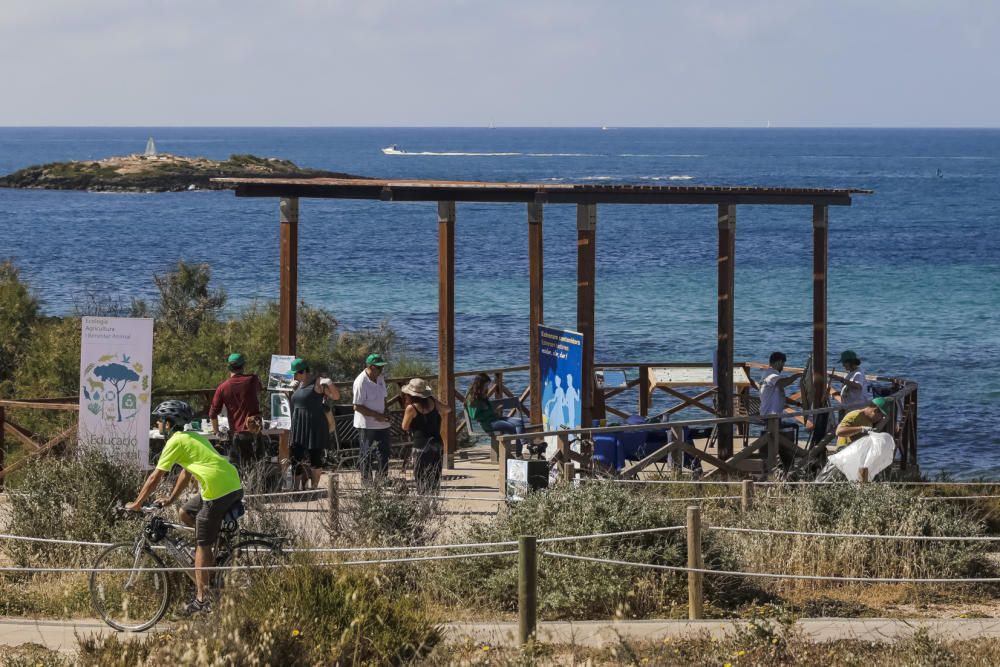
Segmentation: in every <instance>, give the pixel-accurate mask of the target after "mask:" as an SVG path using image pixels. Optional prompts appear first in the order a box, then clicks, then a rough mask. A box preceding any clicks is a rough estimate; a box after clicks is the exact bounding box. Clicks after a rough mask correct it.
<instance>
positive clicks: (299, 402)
mask: <svg viewBox="0 0 1000 667" xmlns="http://www.w3.org/2000/svg"><path fill="white" fill-rule="evenodd" d="M292 373H293V377H294V378H295V380H296V381H297V382H298V383H299V385H298V388H297V389H296V390H295V391H294V392H292V398H291V407H292V430H291V434H290V436H289V442H288V445H289V452H290V454H291V462H292V469H293V470H294V471H295V473H294V474H295V476H296V477H301V478H302V484H303V486H305V483H306V480H307V479H308V481H310V482H311V483H312V484H311V486H312V488H314V489H315V488H316V487H317V486H319V478H320V475H322V474H323V459H324V455H325V453H326V447H327V444H328V443H329V442H330V427H329V426H328V425H327V421H326V412H325V410H324V408H323V397H324V396H328V397H330V398H332V399H333V400H337V399H339V398H340V391H339V390H338V389H337V385H335V384H333V383H332V382H331V381H330V380H329V379H328V378H320V377H318V376H316V375H314V374H313V372H312V369H311V368H310V366H309V363H308V362H307V361H306V360H305V359H295V360H294V361H293V362H292Z"/></svg>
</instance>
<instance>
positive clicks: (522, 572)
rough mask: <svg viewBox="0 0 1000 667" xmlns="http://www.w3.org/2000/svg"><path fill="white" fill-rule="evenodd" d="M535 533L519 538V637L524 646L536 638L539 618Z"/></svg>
mask: <svg viewBox="0 0 1000 667" xmlns="http://www.w3.org/2000/svg"><path fill="white" fill-rule="evenodd" d="M537 548H538V547H537V540H536V539H535V536H534V535H521V536H520V537H518V538H517V621H518V622H517V630H518V632H517V635H518V636H517V638H518V643H519V644H520V645H521V646H524V645H525V644H527V643H528V642H530V641H531V640H533V639H534V638H535V626H536V624H537V618H538V551H537Z"/></svg>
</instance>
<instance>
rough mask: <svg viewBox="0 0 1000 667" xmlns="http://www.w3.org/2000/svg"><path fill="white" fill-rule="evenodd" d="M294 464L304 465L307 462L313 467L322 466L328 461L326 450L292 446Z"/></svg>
mask: <svg viewBox="0 0 1000 667" xmlns="http://www.w3.org/2000/svg"><path fill="white" fill-rule="evenodd" d="M291 455H292V457H291V458H292V465H302V464H304V463H306V462H308V463H309V465H310V466H312V467H313V468H322V467H323V464H324V463H326V450H323V449H306V448H305V447H292V451H291Z"/></svg>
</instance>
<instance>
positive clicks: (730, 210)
mask: <svg viewBox="0 0 1000 667" xmlns="http://www.w3.org/2000/svg"><path fill="white" fill-rule="evenodd" d="M718 223H719V258H718V261H719V267H718V268H719V281H718V292H719V296H718V337H717V340H716V351H715V365H716V371H717V375H718V377H717V380H716V382H717V389H718V396H717V398H718V403H717V407H718V414H719V416H720V417H732V416H733V337H734V333H735V324H734V322H735V315H734V307H733V297H734V294H735V267H736V206H733V205H728V204H723V205H719V210H718ZM718 433H719V443H718V448H719V449H718V455H719V458H720V459H722V460H723V461H724V460H726V459H728V458H730V457H732V455H733V425H732V424H719V431H718Z"/></svg>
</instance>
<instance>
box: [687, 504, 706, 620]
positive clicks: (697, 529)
mask: <svg viewBox="0 0 1000 667" xmlns="http://www.w3.org/2000/svg"><path fill="white" fill-rule="evenodd" d="M687 542H688V567H690V568H697V569H702V568H703V562H704V561H703V560H702V556H701V509H700V508H699V507H698V506H697V505H692V506H690V507H688V511H687ZM704 578H705V575H704V574H702V573H701V572H688V618H689V619H691V620H693V621H694V620H698V619H700V618H704V595H703V582H704Z"/></svg>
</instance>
